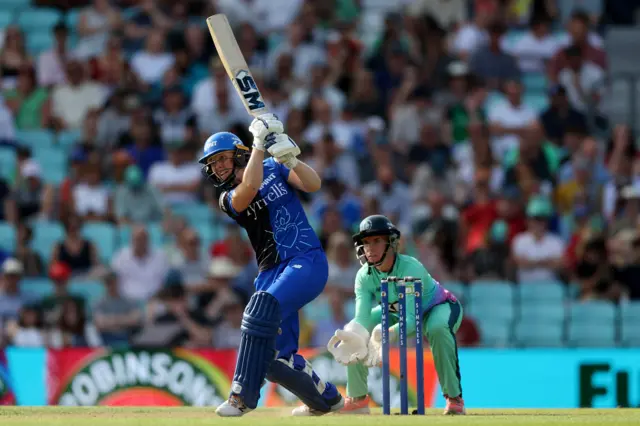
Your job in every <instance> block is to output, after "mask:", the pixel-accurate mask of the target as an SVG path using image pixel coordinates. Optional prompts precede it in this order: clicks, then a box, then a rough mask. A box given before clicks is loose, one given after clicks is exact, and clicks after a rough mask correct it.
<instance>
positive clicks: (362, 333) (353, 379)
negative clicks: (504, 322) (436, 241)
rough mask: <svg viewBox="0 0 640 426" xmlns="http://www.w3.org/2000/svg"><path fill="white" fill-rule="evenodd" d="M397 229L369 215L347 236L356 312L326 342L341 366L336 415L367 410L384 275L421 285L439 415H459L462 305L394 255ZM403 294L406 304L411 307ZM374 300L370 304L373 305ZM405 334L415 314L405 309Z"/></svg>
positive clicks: (392, 295) (393, 303) (377, 360)
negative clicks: (342, 394)
mask: <svg viewBox="0 0 640 426" xmlns="http://www.w3.org/2000/svg"><path fill="white" fill-rule="evenodd" d="M399 239H400V231H399V230H398V229H397V228H396V227H395V226H394V225H393V223H391V221H390V220H389V219H388V218H386V217H385V216H381V215H374V216H369V217H367V218H366V219H364V220H363V221H362V222H361V223H360V228H359V232H358V233H357V234H355V235H354V236H353V241H354V243H355V247H356V254H357V256H358V259H359V260H360V263H361V264H362V268H360V270H359V271H358V274H357V276H356V282H355V295H356V316H355V318H354V319H353V320H352V321H351V322H349V323H348V324H347V325H346V326H345V327H344V329H342V330H337V331H336V332H335V335H334V336H333V337H332V338H331V340H330V341H329V344H328V345H327V347H328V349H329V351H330V352H331V353H332V354H333V356H334V357H335V359H336V360H337V361H338V362H340V363H341V364H344V365H346V366H347V398H346V402H345V406H344V408H343V409H342V410H341V411H340V412H341V413H352V414H368V413H369V412H370V411H369V403H370V399H369V395H368V385H367V376H368V373H369V370H368V369H369V367H377V366H380V365H381V363H382V326H381V324H380V322H381V312H382V307H381V305H380V282H381V280H382V279H383V278H387V277H389V276H396V277H416V278H419V279H421V280H422V283H423V286H424V289H423V293H422V304H423V308H424V317H423V321H422V324H423V329H422V330H420V332H422V333H423V334H424V335H425V336H427V339H428V340H429V344H430V345H431V351H432V353H433V359H434V363H435V367H436V372H437V374H438V380H439V381H440V385H441V387H442V390H443V393H444V397H445V399H446V401H447V406H446V408H445V410H444V414H465V408H464V401H463V399H462V387H461V384H460V367H459V364H458V346H457V343H456V337H455V333H456V331H457V330H458V327H459V326H460V322H461V321H462V307H461V305H460V302H459V301H458V300H457V299H456V297H455V296H454V295H453V294H452V293H450V292H449V291H448V290H446V289H445V288H444V287H442V286H441V285H440V284H439V283H438V282H437V281H436V280H434V279H433V278H432V277H431V275H430V274H429V272H427V270H426V269H425V268H424V266H423V265H422V264H421V263H420V261H418V260H417V259H415V258H413V257H411V256H407V255H404V254H400V253H398V243H399ZM388 296H389V304H390V307H389V317H390V318H389V319H390V323H391V324H393V325H392V326H391V327H390V329H389V338H390V344H394V343H395V342H397V341H398V326H399V325H398V316H397V313H398V291H397V288H396V283H394V282H389V295H388ZM413 297H414V296H413V294H407V301H406V302H407V306H413V303H414V301H413ZM374 304H375V307H374ZM406 313H407V335H408V336H410V335H414V336H415V334H413V333H415V332H416V330H415V312H414V310H413V309H407V310H406Z"/></svg>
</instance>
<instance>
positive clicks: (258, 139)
mask: <svg viewBox="0 0 640 426" xmlns="http://www.w3.org/2000/svg"><path fill="white" fill-rule="evenodd" d="M249 131H250V132H251V134H252V135H253V147H254V148H255V149H257V150H260V151H264V150H265V139H266V138H267V136H269V135H270V134H281V133H282V132H284V125H283V124H282V121H280V120H278V117H277V116H276V115H275V114H261V115H259V116H258V117H256V118H254V119H253V121H252V122H251V125H250V126H249Z"/></svg>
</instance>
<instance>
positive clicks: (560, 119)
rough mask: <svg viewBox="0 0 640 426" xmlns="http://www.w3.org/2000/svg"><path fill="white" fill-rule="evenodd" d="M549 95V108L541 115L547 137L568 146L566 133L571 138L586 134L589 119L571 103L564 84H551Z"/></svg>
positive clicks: (557, 143)
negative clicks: (565, 138) (565, 140)
mask: <svg viewBox="0 0 640 426" xmlns="http://www.w3.org/2000/svg"><path fill="white" fill-rule="evenodd" d="M549 96H550V104H549V108H547V109H546V111H544V112H543V113H542V115H541V117H540V121H541V122H542V125H543V126H544V132H545V135H546V136H547V138H548V139H549V140H550V141H551V142H553V143H555V144H556V145H560V146H565V147H568V146H569V145H568V144H567V143H566V142H564V137H565V134H566V133H569V135H568V137H570V138H571V137H575V138H582V137H584V136H586V128H587V119H586V117H585V115H584V114H583V113H581V112H580V111H578V110H577V109H575V108H574V107H573V106H572V105H571V103H570V102H569V98H568V97H567V90H566V89H565V88H564V86H561V85H558V84H556V85H553V86H551V87H550V88H549ZM563 142H564V143H563ZM576 145H578V144H576Z"/></svg>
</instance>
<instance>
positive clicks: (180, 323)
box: [134, 271, 212, 347]
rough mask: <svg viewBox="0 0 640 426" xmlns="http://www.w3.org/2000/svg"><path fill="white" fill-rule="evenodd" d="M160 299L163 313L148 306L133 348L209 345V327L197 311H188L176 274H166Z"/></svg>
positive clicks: (181, 283)
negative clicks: (135, 346)
mask: <svg viewBox="0 0 640 426" xmlns="http://www.w3.org/2000/svg"><path fill="white" fill-rule="evenodd" d="M159 298H160V300H161V301H162V306H164V307H165V308H166V311H165V312H162V311H158V309H156V308H157V307H159V306H160V305H155V304H154V305H150V306H149V309H147V323H146V324H145V326H144V329H143V330H142V332H141V333H140V334H138V335H136V336H135V337H134V344H136V345H144V346H156V347H176V346H179V347H180V346H181V347H203V346H204V347H206V346H210V345H211V341H212V331H211V329H210V326H211V323H210V322H209V320H207V318H205V317H204V315H203V314H202V313H201V312H200V311H196V310H190V309H189V307H188V298H187V292H186V289H185V287H184V284H183V282H182V277H181V276H180V273H179V272H177V271H171V272H169V274H168V275H167V277H166V279H165V281H164V285H163V288H162V291H161V292H160V293H159ZM152 307H153V308H152Z"/></svg>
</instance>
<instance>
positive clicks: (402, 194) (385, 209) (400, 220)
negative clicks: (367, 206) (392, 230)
mask: <svg viewBox="0 0 640 426" xmlns="http://www.w3.org/2000/svg"><path fill="white" fill-rule="evenodd" d="M362 193H363V195H364V196H365V197H367V198H376V199H377V200H378V203H379V204H380V207H381V213H382V214H384V215H387V216H388V217H393V218H394V219H393V222H394V223H397V224H398V226H399V227H400V228H402V229H405V230H406V229H408V227H409V226H410V223H411V212H410V211H409V210H408V209H405V208H404V207H403V206H408V205H409V204H410V203H411V193H410V191H409V187H408V186H407V185H406V184H405V183H404V182H402V181H400V180H399V179H397V178H396V176H395V175H394V173H393V170H392V169H391V167H389V166H387V165H383V166H380V167H379V168H378V179H377V180H376V181H374V182H370V183H368V184H367V185H365V186H364V188H362Z"/></svg>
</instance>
